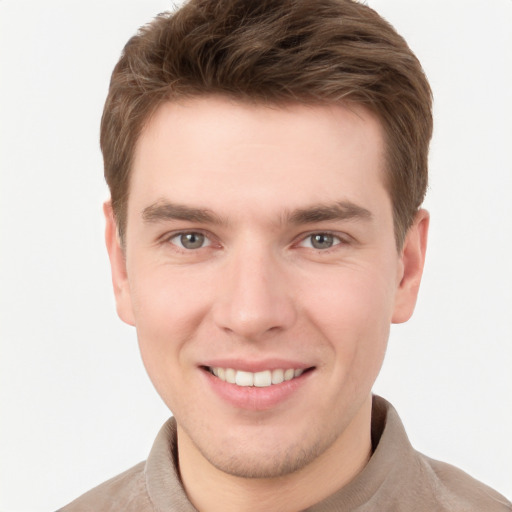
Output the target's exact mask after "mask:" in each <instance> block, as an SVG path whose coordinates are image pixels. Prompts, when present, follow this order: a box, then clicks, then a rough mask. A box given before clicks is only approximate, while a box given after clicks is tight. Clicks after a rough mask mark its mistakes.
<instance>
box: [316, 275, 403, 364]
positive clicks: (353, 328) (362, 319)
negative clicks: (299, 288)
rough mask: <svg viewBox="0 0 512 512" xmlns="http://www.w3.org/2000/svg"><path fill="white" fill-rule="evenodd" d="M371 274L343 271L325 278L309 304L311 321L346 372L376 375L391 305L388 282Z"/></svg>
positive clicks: (391, 290) (390, 286)
mask: <svg viewBox="0 0 512 512" xmlns="http://www.w3.org/2000/svg"><path fill="white" fill-rule="evenodd" d="M382 275H383V274H382V273H381V272H379V269H378V268H375V269H374V270H373V271H371V270H370V271H368V270H366V271H364V272H363V271H360V269H358V270H357V271H356V270H354V269H348V270H347V269H344V270H343V271H340V272H338V273H337V274H336V275H334V274H333V275H332V276H331V277H330V278H325V279H324V280H323V282H324V283H325V285H324V286H323V289H322V291H321V293H316V294H315V295H316V296H315V297H314V298H312V300H311V301H310V304H311V305H312V307H311V308H310V311H309V316H310V321H312V322H313V323H314V324H315V326H316V328H317V329H318V330H319V331H321V332H322V334H323V337H324V339H326V340H328V342H329V343H330V344H331V348H332V349H333V350H334V352H335V359H336V360H337V361H338V362H339V363H340V364H342V365H343V366H344V367H345V368H346V371H347V372H351V373H353V372H359V371H360V370H361V371H364V372H369V370H371V368H373V369H374V371H376V372H378V369H379V368H380V365H381V363H382V359H383V357H384V353H385V350H386V345H387V340H388V337H389V329H390V323H391V316H392V311H393V303H394V289H393V285H392V282H391V280H389V281H388V280H385V279H383V278H382Z"/></svg>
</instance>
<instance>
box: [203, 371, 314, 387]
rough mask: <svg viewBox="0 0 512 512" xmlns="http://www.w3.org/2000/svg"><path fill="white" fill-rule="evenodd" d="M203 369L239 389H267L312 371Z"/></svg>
mask: <svg viewBox="0 0 512 512" xmlns="http://www.w3.org/2000/svg"><path fill="white" fill-rule="evenodd" d="M203 369H204V370H205V371H207V372H209V373H211V374H212V375H214V376H215V377H217V378H218V379H220V380H221V381H223V382H227V383H228V384H235V385H236V386H240V387H257V388H267V387H270V386H276V385H278V384H282V383H283V382H288V381H291V380H294V379H297V378H299V377H300V376H301V375H303V374H304V373H307V372H310V371H312V370H313V367H311V368H305V369H304V368H277V369H273V370H263V371H259V372H248V371H243V370H235V369H234V368H223V367H220V366H204V367H203Z"/></svg>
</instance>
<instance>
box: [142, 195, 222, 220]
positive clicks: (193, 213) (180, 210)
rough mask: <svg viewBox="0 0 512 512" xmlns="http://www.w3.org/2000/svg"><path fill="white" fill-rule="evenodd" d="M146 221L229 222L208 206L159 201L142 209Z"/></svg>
mask: <svg viewBox="0 0 512 512" xmlns="http://www.w3.org/2000/svg"><path fill="white" fill-rule="evenodd" d="M142 219H143V220H144V221H145V222H161V221H166V220H185V221H189V222H198V223H200V224H227V222H226V221H225V220H224V219H222V218H221V217H219V216H218V215H217V214H215V213H213V212H212V211H211V210H208V209H206V208H193V207H190V206H185V205H182V204H175V203H170V202H168V201H158V202H156V203H154V204H152V205H150V206H148V207H146V208H144V210H142Z"/></svg>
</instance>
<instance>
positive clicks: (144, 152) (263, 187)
mask: <svg viewBox="0 0 512 512" xmlns="http://www.w3.org/2000/svg"><path fill="white" fill-rule="evenodd" d="M383 152H384V143H383V136H382V128H381V125H380V123H379V121H378V120H377V118H376V117H375V116H373V115H372V114H371V113H370V112H369V111H367V110H365V109H363V108H362V107H360V106H355V105H321V106H318V105H315V106H311V105H302V104H293V105H288V106H284V107H282V106H279V107H274V106H264V105H253V104H245V103H239V102H234V101H231V100H229V99H226V98H219V97H207V98H196V99H190V100H186V101H182V102H179V103H178V102H168V103H165V104H163V105H162V106H161V107H160V108H159V109H158V110H157V111H156V113H155V115H154V116H153V117H152V118H151V120H150V122H149V123H148V124H147V126H146V127H145V129H144V131H143V133H142V134H141V137H140V139H139V141H138V144H137V147H136V151H135V158H134V165H133V173H132V179H131V186H130V201H129V203H132V204H133V205H134V206H135V207H136V208H137V210H138V211H139V212H140V211H141V209H144V208H145V207H147V206H148V204H150V203H154V202H155V201H156V200H159V199H166V200H170V201H173V202H178V203H185V204H189V203H191V204H194V205H200V206H204V207H212V208H214V209H215V210H222V211H223V210H228V209H229V207H230V206H232V207H234V208H238V210H237V213H238V214H240V210H242V211H243V210H247V211H249V210H250V209H251V208H252V207H253V206H254V205H256V204H257V203H258V202H259V203H260V204H261V203H264V204H267V205H268V206H269V207H270V206H276V207H277V206H278V205H279V204H280V205H281V206H282V207H283V209H290V208H300V207H302V206H304V204H305V203H315V202H316V203H319V202H333V201H340V200H350V201H353V202H354V201H356V202H361V201H363V202H366V203H367V204H368V203H369V202H371V201H372V198H371V197H370V196H371V195H372V193H373V194H374V195H375V192H379V193H381V194H382V192H384V176H383V173H384V158H383Z"/></svg>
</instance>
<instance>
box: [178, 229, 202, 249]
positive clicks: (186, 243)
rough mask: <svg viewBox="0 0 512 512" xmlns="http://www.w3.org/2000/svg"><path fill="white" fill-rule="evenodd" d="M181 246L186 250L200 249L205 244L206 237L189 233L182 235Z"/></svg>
mask: <svg viewBox="0 0 512 512" xmlns="http://www.w3.org/2000/svg"><path fill="white" fill-rule="evenodd" d="M180 241H181V244H182V245H183V247H185V248H186V249H199V248H200V247H201V246H202V245H203V242H204V235H202V234H201V233H187V234H185V235H181V239H180Z"/></svg>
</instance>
